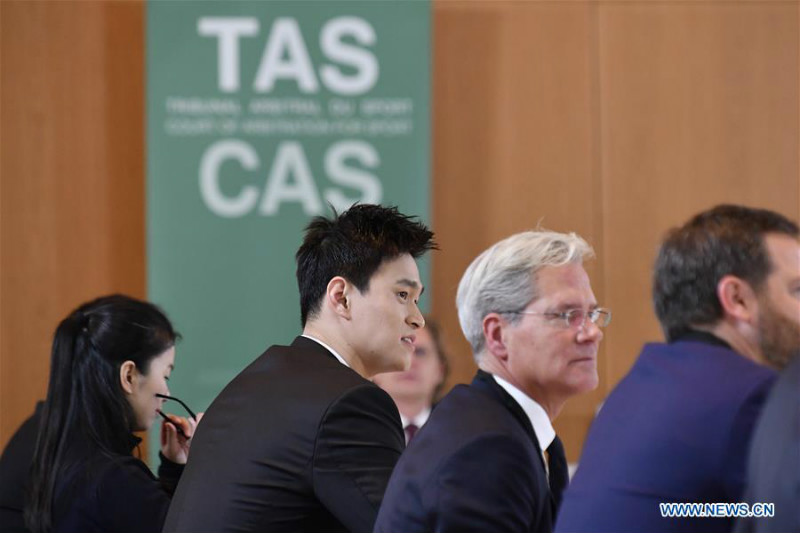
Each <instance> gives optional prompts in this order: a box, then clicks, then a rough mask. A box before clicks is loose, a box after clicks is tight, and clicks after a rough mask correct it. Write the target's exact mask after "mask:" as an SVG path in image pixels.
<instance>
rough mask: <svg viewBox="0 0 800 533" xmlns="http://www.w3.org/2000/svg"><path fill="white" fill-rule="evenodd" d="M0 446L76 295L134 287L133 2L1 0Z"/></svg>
mask: <svg viewBox="0 0 800 533" xmlns="http://www.w3.org/2000/svg"><path fill="white" fill-rule="evenodd" d="M0 9H2V13H1V14H0V24H2V26H1V27H0V34H1V39H2V41H1V44H2V46H0V50H1V51H0V54H2V56H1V57H0V63H2V78H0V79H1V81H0V108H2V121H1V122H0V126H1V127H2V130H1V131H0V135H1V136H2V143H1V146H0V173H1V174H2V194H1V195H0V294H1V295H2V296H1V298H2V307H1V308H0V352H1V353H0V446H3V445H4V444H5V442H6V441H7V440H8V438H9V437H10V436H11V434H12V433H13V432H14V431H15V429H16V427H17V426H18V425H19V424H20V423H21V422H22V420H23V419H24V418H25V417H27V416H28V415H29V414H30V413H31V412H32V410H33V405H34V403H35V401H36V400H37V399H40V398H43V397H44V396H45V392H46V388H47V376H48V372H49V354H50V344H51V342H52V335H53V332H54V330H55V327H56V325H57V324H58V321H59V320H60V319H61V318H63V317H64V316H65V315H66V314H67V313H68V312H69V311H70V310H71V309H73V308H74V307H75V306H77V305H78V304H79V303H81V302H82V301H84V300H86V299H89V298H92V297H95V296H98V295H101V294H104V293H109V292H126V293H129V294H132V295H138V296H143V295H144V293H145V290H144V245H143V243H144V203H143V195H144V192H143V190H144V189H143V188H144V179H143V177H144V174H143V168H144V167H143V165H144V149H143V148H144V139H143V131H144V129H143V124H144V118H143V109H144V103H143V102H144V91H143V87H144V85H143V83H144V82H143V70H142V61H143V54H144V48H143V36H142V30H143V25H142V22H143V19H142V14H143V5H142V4H135V3H113V4H111V3H109V4H105V3H99V2H2V4H1V5H0Z"/></svg>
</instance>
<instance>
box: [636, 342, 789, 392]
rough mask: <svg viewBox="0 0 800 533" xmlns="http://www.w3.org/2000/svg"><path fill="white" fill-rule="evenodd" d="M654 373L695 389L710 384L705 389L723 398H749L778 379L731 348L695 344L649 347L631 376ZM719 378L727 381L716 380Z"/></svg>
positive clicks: (644, 350)
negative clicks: (697, 383)
mask: <svg viewBox="0 0 800 533" xmlns="http://www.w3.org/2000/svg"><path fill="white" fill-rule="evenodd" d="M654 372H657V373H660V374H662V375H669V376H672V377H673V378H674V379H676V380H682V381H687V382H691V383H690V384H692V385H693V384H694V381H696V380H702V381H705V382H707V387H706V388H710V389H711V390H712V391H717V392H720V393H723V394H724V393H725V391H730V392H731V393H732V394H733V395H734V396H742V395H744V396H746V395H747V394H748V391H750V390H752V389H754V388H756V389H757V388H761V387H763V386H768V385H770V384H771V383H772V382H773V381H774V380H775V378H776V373H775V371H774V370H772V369H770V368H768V367H766V366H764V365H761V364H758V363H756V362H754V361H752V360H750V359H748V358H746V357H744V356H742V355H741V354H739V353H737V352H736V351H734V350H733V349H731V348H728V347H725V346H719V345H711V344H706V343H702V342H695V341H677V342H672V343H669V344H664V343H651V344H646V345H645V346H644V348H643V349H642V352H641V354H640V355H639V358H638V359H637V361H636V363H635V364H634V367H633V369H632V371H631V376H633V377H634V378H637V377H641V375H648V374H651V373H654ZM719 376H724V377H725V379H713V378H714V377H719ZM709 378H712V379H711V380H710V381H709ZM706 392H709V391H706Z"/></svg>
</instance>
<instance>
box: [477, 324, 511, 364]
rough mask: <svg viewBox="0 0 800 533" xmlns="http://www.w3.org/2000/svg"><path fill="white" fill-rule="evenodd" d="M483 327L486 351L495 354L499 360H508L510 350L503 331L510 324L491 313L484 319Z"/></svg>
mask: <svg viewBox="0 0 800 533" xmlns="http://www.w3.org/2000/svg"><path fill="white" fill-rule="evenodd" d="M482 325H483V340H484V341H485V343H486V351H487V352H489V353H491V354H493V355H494V356H495V357H496V358H497V359H499V360H501V361H506V360H507V359H508V348H507V347H506V343H505V338H504V335H503V329H504V328H505V327H507V326H508V322H506V320H505V319H504V318H503V317H502V316H500V315H499V314H497V313H489V314H488V315H486V316H485V317H483V324H482Z"/></svg>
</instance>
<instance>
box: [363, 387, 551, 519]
mask: <svg viewBox="0 0 800 533" xmlns="http://www.w3.org/2000/svg"><path fill="white" fill-rule="evenodd" d="M553 511H554V503H553V500H552V498H551V497H550V490H549V487H548V484H547V477H546V475H545V468H544V462H543V460H542V455H541V452H540V449H539V444H538V441H537V440H536V436H535V434H534V432H533V427H532V426H531V423H530V419H529V418H528V417H527V416H526V415H525V413H524V411H523V410H522V408H521V407H520V406H519V404H518V403H517V402H516V401H515V400H514V399H513V398H511V396H510V395H509V394H508V393H507V392H506V391H505V390H503V389H502V387H500V386H499V385H498V384H497V382H496V381H495V380H494V378H493V377H492V376H491V375H490V374H487V373H485V372H481V371H479V372H478V375H477V376H476V377H475V379H474V380H473V381H472V384H471V385H458V386H456V387H455V388H454V389H453V390H452V391H451V392H450V393H449V394H448V395H447V396H445V397H444V399H442V401H441V402H439V404H438V405H437V406H436V409H434V410H433V412H432V413H431V417H430V418H429V419H428V422H427V423H426V424H425V425H424V426H423V427H422V429H420V430H419V432H418V433H417V435H416V436H415V437H414V439H413V440H412V441H411V443H410V444H409V447H408V448H407V449H406V451H405V452H404V453H403V455H402V457H401V458H400V461H399V462H398V463H397V466H396V467H395V470H394V473H393V474H392V477H391V479H390V480H389V486H388V487H387V489H386V494H385V496H384V499H383V504H382V505H381V509H380V511H379V512H378V518H377V520H376V522H375V531H378V532H392V533H397V532H404V533H410V532H413V531H482V532H488V531H492V532H494V531H543V532H549V531H551V530H552V520H553V516H554V513H553Z"/></svg>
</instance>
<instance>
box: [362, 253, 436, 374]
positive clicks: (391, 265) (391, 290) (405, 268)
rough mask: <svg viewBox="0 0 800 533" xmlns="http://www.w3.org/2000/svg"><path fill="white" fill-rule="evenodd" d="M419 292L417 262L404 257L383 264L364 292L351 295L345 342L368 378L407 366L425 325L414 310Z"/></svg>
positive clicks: (416, 308)
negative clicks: (348, 324) (349, 327)
mask: <svg viewBox="0 0 800 533" xmlns="http://www.w3.org/2000/svg"><path fill="white" fill-rule="evenodd" d="M422 290H423V288H422V282H421V281H420V277H419V270H418V269H417V263H416V262H415V261H414V258H413V257H411V256H410V255H408V254H405V255H401V256H399V257H396V258H394V259H390V260H387V261H384V262H383V263H382V264H381V266H380V267H379V268H378V270H377V271H376V272H375V274H373V276H372V278H370V281H369V286H368V287H367V289H366V290H365V291H364V292H363V293H361V292H359V291H357V290H356V291H354V292H353V293H352V297H351V299H350V302H349V305H351V306H352V311H351V313H352V324H351V335H350V339H349V342H350V343H351V345H352V348H353V350H354V351H355V352H356V353H357V355H358V357H360V359H361V360H362V362H363V363H364V366H365V368H366V370H367V374H368V375H370V376H372V375H375V374H378V373H380V372H393V371H397V370H405V369H407V368H408V367H409V365H410V364H411V357H412V354H413V353H414V340H415V338H416V333H417V329H418V328H421V327H422V326H423V325H424V324H425V320H424V319H423V317H422V313H420V310H419V308H418V307H417V303H418V302H419V298H420V295H421V294H422Z"/></svg>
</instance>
